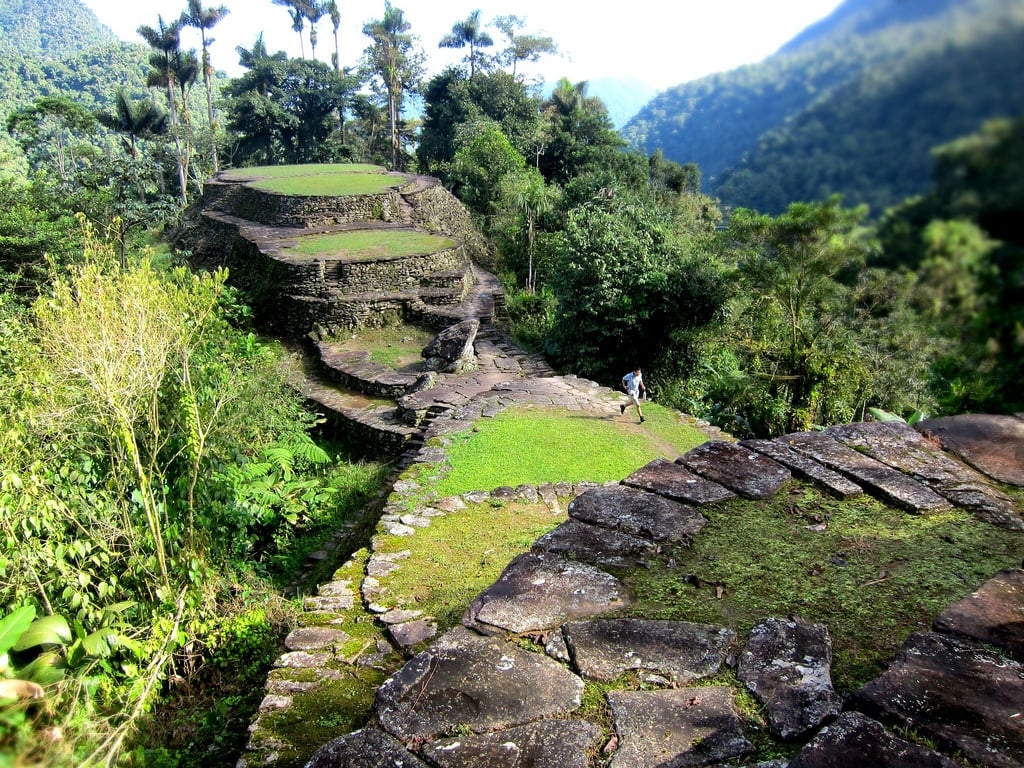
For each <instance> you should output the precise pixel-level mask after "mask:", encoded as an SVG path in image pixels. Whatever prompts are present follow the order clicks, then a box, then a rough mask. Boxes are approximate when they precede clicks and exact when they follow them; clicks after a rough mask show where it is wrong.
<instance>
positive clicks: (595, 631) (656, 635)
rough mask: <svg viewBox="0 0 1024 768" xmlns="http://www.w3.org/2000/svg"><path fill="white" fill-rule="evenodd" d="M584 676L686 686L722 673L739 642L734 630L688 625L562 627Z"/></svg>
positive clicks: (639, 622) (610, 622)
mask: <svg viewBox="0 0 1024 768" xmlns="http://www.w3.org/2000/svg"><path fill="white" fill-rule="evenodd" d="M562 632H563V634H564V635H565V641H566V645H567V646H568V648H569V652H570V654H571V657H572V659H573V661H574V662H575V664H576V668H577V669H578V670H579V672H580V674H581V675H583V676H584V677H587V678H590V679H591V680H614V679H615V678H617V677H618V676H619V675H621V674H623V673H624V672H627V671H629V670H638V671H643V672H655V673H657V674H659V675H663V676H665V677H667V678H668V679H669V680H671V681H672V682H673V683H688V682H691V681H693V680H699V679H700V678H703V677H709V676H711V675H714V674H715V673H717V672H718V670H719V669H720V668H721V666H722V664H724V663H725V660H726V657H727V656H728V655H729V646H730V645H731V644H732V642H733V641H734V640H735V639H736V633H735V632H733V631H732V630H731V629H724V628H722V627H713V626H710V625H708V624H693V623H690V622H686V621H657V620H653V619H593V620H591V621H570V622H567V623H566V624H565V625H564V626H563V627H562Z"/></svg>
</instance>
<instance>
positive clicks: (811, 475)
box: [740, 440, 864, 499]
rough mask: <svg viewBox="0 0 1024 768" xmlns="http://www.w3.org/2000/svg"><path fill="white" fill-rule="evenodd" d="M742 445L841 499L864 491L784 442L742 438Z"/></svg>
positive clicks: (843, 476) (846, 478) (858, 494)
mask: <svg viewBox="0 0 1024 768" xmlns="http://www.w3.org/2000/svg"><path fill="white" fill-rule="evenodd" d="M740 445H742V446H744V447H745V448H749V449H750V450H752V451H757V452H758V453H763V454H764V455H765V456H767V457H768V458H770V459H772V460H774V461H777V462H778V463H779V464H782V465H783V466H784V467H788V468H789V471H790V472H792V473H793V474H794V475H796V476H797V477H801V478H804V479H805V480H810V481H812V482H815V483H817V484H818V485H820V486H822V487H823V488H825V490H827V491H829V492H830V493H832V494H834V495H836V496H838V497H839V498H840V499H849V498H852V497H854V496H860V495H861V494H862V493H864V489H863V488H861V487H860V486H859V485H857V484H856V483H855V482H853V481H852V480H850V479H849V478H848V477H846V476H845V475H841V474H839V473H838V472H836V471H835V470H831V469H829V468H828V467H826V466H825V465H824V464H819V463H818V462H817V461H815V460H814V459H812V458H810V457H809V456H804V455H803V454H802V453H797V452H796V451H794V450H793V449H791V448H789V447H788V446H787V445H785V444H783V443H780V442H777V441H775V440H741V441H740Z"/></svg>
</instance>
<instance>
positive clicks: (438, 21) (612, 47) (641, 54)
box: [83, 0, 841, 89]
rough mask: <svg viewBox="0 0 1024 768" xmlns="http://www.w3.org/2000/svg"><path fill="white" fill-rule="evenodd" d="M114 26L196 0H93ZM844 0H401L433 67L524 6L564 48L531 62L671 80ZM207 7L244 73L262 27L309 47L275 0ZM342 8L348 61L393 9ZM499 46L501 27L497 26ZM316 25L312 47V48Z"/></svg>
mask: <svg viewBox="0 0 1024 768" xmlns="http://www.w3.org/2000/svg"><path fill="white" fill-rule="evenodd" d="M83 2H84V3H85V5H87V6H88V7H89V8H91V9H92V10H93V11H94V12H95V13H96V15H97V16H98V17H99V20H100V21H101V22H102V23H103V24H105V25H107V26H108V27H110V29H112V30H113V31H114V33H115V34H116V35H117V36H118V37H120V38H122V39H124V40H129V41H132V42H140V43H141V42H142V38H141V37H139V35H138V34H137V32H136V30H137V29H138V27H139V25H140V24H146V25H149V26H153V27H155V26H156V24H157V17H158V16H159V15H162V16H163V18H164V21H170V20H172V19H175V18H177V17H178V16H179V15H180V13H181V12H182V10H184V9H185V7H186V5H187V3H186V0H141V1H139V0H136V1H135V2H126V1H125V0H83ZM840 2H841V0H637V2H625V3H622V4H621V5H620V4H619V3H615V4H614V6H615V7H616V8H617V9H618V10H617V12H615V13H611V12H603V11H600V10H598V9H597V3H595V2H593V0H591V1H590V2H586V3H584V2H581V1H580V0H514V2H511V1H507V0H504V1H503V0H393V2H392V5H393V6H395V7H396V8H401V9H402V11H403V12H404V13H405V18H406V20H408V21H409V23H410V24H411V25H412V30H411V31H412V32H413V34H415V35H417V36H418V37H419V42H420V44H421V45H422V47H423V50H424V51H425V52H426V53H427V56H428V57H429V59H428V69H429V72H430V74H436V73H437V72H439V71H441V69H442V68H443V67H444V66H445V65H446V64H448V63H452V62H455V61H458V60H460V59H461V57H462V56H463V55H465V51H464V50H463V51H459V50H450V49H439V48H438V46H437V44H438V42H439V41H440V39H441V37H442V36H444V35H445V34H446V33H448V32H450V31H451V27H452V25H453V24H454V23H455V22H457V21H460V20H462V19H465V18H466V17H467V16H468V15H469V14H470V13H471V12H472V11H474V10H476V9H480V11H481V18H482V20H483V21H484V23H485V24H486V23H488V22H490V21H491V20H492V19H494V17H495V16H501V15H509V14H514V15H516V16H519V17H520V18H522V19H525V21H526V26H525V28H524V29H523V32H525V33H530V34H543V35H548V36H550V37H552V38H554V40H555V42H556V43H557V44H558V47H559V51H560V55H559V56H557V57H545V59H546V61H543V62H541V63H540V64H538V65H536V66H535V67H534V68H533V69H532V70H528V71H530V72H531V73H532V74H536V75H538V76H540V77H543V78H544V79H545V80H547V81H548V82H554V81H555V80H557V79H558V78H560V77H563V76H565V77H568V78H569V79H570V80H572V81H573V82H576V81H579V80H594V79H598V78H604V77H626V78H636V79H638V80H641V81H643V82H645V83H647V84H648V85H650V86H652V87H654V88H657V89H663V88H667V87H669V86H672V85H677V84H679V83H682V82H686V81H688V80H693V79H696V78H699V77H702V76H704V75H707V74H710V73H713V72H721V71H725V70H729V69H733V68H735V67H738V66H740V65H741V64H747V63H751V62H755V61H760V60H761V59H763V58H764V57H766V56H768V55H769V54H771V53H773V52H774V51H776V50H777V49H778V48H779V47H780V46H781V45H783V44H784V43H786V42H787V41H788V40H790V39H791V38H792V37H793V36H794V35H796V34H797V33H798V32H800V31H801V30H802V29H803V28H804V27H806V26H807V25H809V24H811V23H813V22H815V21H817V20H819V19H821V18H824V17H825V16H827V15H828V14H829V13H830V12H831V11H832V10H834V9H835V8H836V7H837V6H838V5H839V4H840ZM203 5H204V7H209V6H218V5H224V6H226V7H227V8H228V9H229V11H230V13H229V14H228V15H227V17H226V18H225V19H224V20H223V21H222V22H220V24H218V25H217V27H216V28H215V29H214V30H213V32H212V36H213V37H214V38H215V42H214V43H213V45H212V46H211V49H210V53H211V58H212V60H213V64H214V66H215V67H217V68H218V69H223V70H226V71H227V72H228V73H230V74H231V75H237V74H238V72H239V68H238V56H237V54H236V53H235V47H236V46H239V45H242V46H245V47H246V48H251V47H252V43H253V42H254V41H255V40H256V37H257V35H258V34H259V33H260V32H261V31H262V32H263V38H264V41H265V42H266V44H267V48H268V49H269V50H270V52H271V53H273V52H275V51H279V50H284V51H287V52H288V53H289V55H296V56H297V55H298V54H299V42H298V35H297V34H296V33H295V32H294V31H293V30H292V29H291V17H290V16H289V14H288V11H287V9H286V8H283V7H281V6H279V5H274V4H273V3H272V2H271V0H220V2H217V0H204V2H203ZM338 7H339V8H340V9H341V30H340V38H341V61H342V64H343V65H346V66H348V65H353V64H355V63H356V61H357V60H358V59H359V56H360V55H361V53H362V52H363V50H364V49H365V48H366V46H367V44H368V42H369V41H368V39H367V38H366V37H365V36H363V34H362V28H363V24H364V23H365V22H367V21H369V20H371V19H379V18H381V17H382V16H383V15H384V2H383V0H338ZM317 30H318V37H319V39H318V42H317V58H318V59H321V60H323V61H330V55H331V53H332V52H333V50H334V38H333V34H332V26H331V22H330V19H329V18H324V19H323V20H322V21H321V22H320V24H319V25H318V26H317ZM489 31H490V32H491V34H492V36H493V37H494V38H495V47H498V46H500V45H501V36H500V33H498V32H497V30H489ZM308 34H309V30H308V28H307V30H306V31H305V32H304V35H305V37H306V39H305V46H306V55H307V56H309V55H310V51H309V39H308ZM182 41H183V44H184V46H185V47H189V48H191V47H196V48H198V47H199V37H198V33H195V32H194V30H188V31H187V32H186V33H185V34H183V36H182Z"/></svg>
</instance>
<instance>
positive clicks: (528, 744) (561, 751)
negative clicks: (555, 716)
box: [422, 720, 602, 768]
mask: <svg viewBox="0 0 1024 768" xmlns="http://www.w3.org/2000/svg"><path fill="white" fill-rule="evenodd" d="M601 735H602V734H601V729H600V728H599V727H598V726H596V725H594V724H593V723H588V722H586V721H585V720H541V721H539V722H536V723H530V724H529V725H522V726H519V727H518V728H509V729H508V730H504V731H497V732H495V733H487V734H482V735H479V736H475V735H473V736H460V737H456V738H450V739H438V740H437V741H433V742H428V743H427V744H424V745H423V750H422V752H423V756H424V757H426V758H427V759H428V760H429V761H430V762H431V763H434V764H436V765H437V766H438V768H482V766H486V768H526V767H527V766H537V768H542V767H543V766H551V767H552V768H554V767H555V766H557V767H558V768H587V766H588V765H589V762H590V761H589V755H590V753H591V752H592V751H593V750H594V749H595V747H596V746H597V743H598V741H599V740H600V739H601Z"/></svg>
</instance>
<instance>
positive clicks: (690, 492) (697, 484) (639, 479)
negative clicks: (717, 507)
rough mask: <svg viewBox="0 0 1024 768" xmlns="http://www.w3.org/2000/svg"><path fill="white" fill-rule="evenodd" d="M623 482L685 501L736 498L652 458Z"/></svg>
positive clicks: (691, 473)
mask: <svg viewBox="0 0 1024 768" xmlns="http://www.w3.org/2000/svg"><path fill="white" fill-rule="evenodd" d="M622 482H623V484H624V485H629V486H632V487H633V488H640V489H642V490H644V491H651V492H652V493H657V494H660V495H662V496H664V497H665V498H668V499H675V500H676V501H682V502H685V503H687V504H714V503H715V502H719V501H726V500H727V499H732V498H735V497H736V494H735V493H733V492H732V491H730V490H729V489H728V488H725V487H724V486H721V485H719V484H718V483H714V482H712V481H710V480H707V479H705V478H703V477H701V476H700V475H696V474H694V473H693V472H691V471H690V470H688V469H687V468H686V467H684V466H683V465H681V464H676V463H675V462H673V461H668V460H667V459H655V460H654V461H652V462H650V463H648V464H645V465H644V466H642V467H640V469H638V470H637V471H636V472H634V473H633V474H631V475H630V476H629V477H627V478H626V479H625V480H623V481H622Z"/></svg>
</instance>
